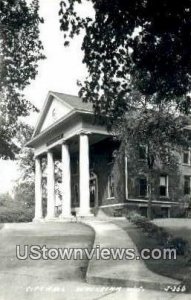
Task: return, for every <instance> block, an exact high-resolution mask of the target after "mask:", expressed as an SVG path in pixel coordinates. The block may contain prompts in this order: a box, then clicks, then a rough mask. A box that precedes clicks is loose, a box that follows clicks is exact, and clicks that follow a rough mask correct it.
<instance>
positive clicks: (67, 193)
mask: <svg viewBox="0 0 191 300" xmlns="http://www.w3.org/2000/svg"><path fill="white" fill-rule="evenodd" d="M70 172H71V171H70V152H69V146H68V145H67V144H66V143H63V144H62V215H61V217H63V218H68V217H71V173H70Z"/></svg>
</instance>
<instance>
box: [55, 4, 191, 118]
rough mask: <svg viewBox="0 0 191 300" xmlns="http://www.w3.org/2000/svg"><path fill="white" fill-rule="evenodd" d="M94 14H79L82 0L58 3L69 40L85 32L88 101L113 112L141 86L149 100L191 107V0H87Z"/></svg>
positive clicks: (84, 94)
mask: <svg viewBox="0 0 191 300" xmlns="http://www.w3.org/2000/svg"><path fill="white" fill-rule="evenodd" d="M88 2H90V3H92V6H93V9H94V14H95V16H94V17H90V16H85V17H81V16H80V14H79V13H78V5H79V4H82V3H84V2H83V1H81V0H64V1H61V3H60V12H59V14H60V24H61V26H60V28H61V30H62V31H63V32H64V38H65V45H66V46H67V45H68V44H69V38H73V37H74V36H75V35H78V34H80V32H81V31H82V30H83V31H84V32H85V35H84V39H83V44H82V50H83V51H84V60H83V62H84V63H85V64H86V66H87V69H88V78H87V79H86V80H85V82H84V83H83V84H82V86H81V90H80V95H81V96H82V97H83V99H84V101H91V102H93V103H94V106H95V110H96V112H97V113H102V114H107V115H109V116H110V117H111V118H113V117H114V119H115V117H116V115H121V114H123V113H124V110H125V111H127V110H128V109H130V108H131V106H132V104H133V105H135V99H133V103H132V102H131V97H129V94H130V93H132V91H138V92H139V93H140V94H141V95H143V96H144V98H145V99H146V100H147V101H149V102H150V104H152V105H154V104H156V105H159V104H161V103H172V102H173V105H174V107H175V108H176V109H177V110H180V111H182V112H185V113H189V112H190V108H191V105H190V104H191V101H190V96H189V92H190V88H191V30H190V29H191V27H190V18H191V8H190V1H189V0H183V1H176V2H175V1H173V0H162V1H154V0H128V1H123V0H113V1H110V0H99V1H98V0H89V1H88Z"/></svg>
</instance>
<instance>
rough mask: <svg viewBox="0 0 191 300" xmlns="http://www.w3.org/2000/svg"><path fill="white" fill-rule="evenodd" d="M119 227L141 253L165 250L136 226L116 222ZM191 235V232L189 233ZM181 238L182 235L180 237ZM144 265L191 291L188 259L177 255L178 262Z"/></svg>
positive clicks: (167, 261) (152, 261)
mask: <svg viewBox="0 0 191 300" xmlns="http://www.w3.org/2000/svg"><path fill="white" fill-rule="evenodd" d="M115 222H116V224H117V225H118V226H120V227H121V228H123V229H124V230H125V231H126V232H127V233H128V235H129V236H130V238H131V239H132V240H133V242H134V243H135V245H136V246H137V249H138V251H139V252H140V251H141V250H142V249H143V248H149V249H155V248H157V249H163V248H162V247H161V246H160V245H159V243H158V241H157V240H156V239H154V238H152V237H148V236H147V234H146V233H144V232H143V231H142V230H141V229H140V228H137V227H136V225H134V224H131V223H129V222H128V221H127V222H120V221H115ZM189 234H191V232H190V233H189ZM176 236H177V234H176ZM178 236H181V235H178ZM144 263H145V264H146V266H147V267H148V269H150V270H151V271H153V272H155V273H157V274H160V275H164V276H167V277H171V278H174V279H177V280H180V281H181V282H183V283H186V286H187V289H188V290H191V286H190V279H191V265H190V266H189V265H188V263H187V260H186V258H185V257H184V256H183V255H177V258H176V260H163V259H159V260H154V259H149V260H144Z"/></svg>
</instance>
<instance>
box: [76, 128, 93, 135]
mask: <svg viewBox="0 0 191 300" xmlns="http://www.w3.org/2000/svg"><path fill="white" fill-rule="evenodd" d="M90 134H92V132H91V131H89V130H83V129H82V130H80V131H79V132H78V135H90Z"/></svg>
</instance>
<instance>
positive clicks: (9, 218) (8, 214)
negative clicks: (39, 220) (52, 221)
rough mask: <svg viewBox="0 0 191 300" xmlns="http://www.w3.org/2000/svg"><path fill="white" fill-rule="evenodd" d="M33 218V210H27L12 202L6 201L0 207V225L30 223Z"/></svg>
mask: <svg viewBox="0 0 191 300" xmlns="http://www.w3.org/2000/svg"><path fill="white" fill-rule="evenodd" d="M33 217H34V209H33V208H28V207H27V206H26V205H22V204H21V203H20V202H17V201H14V200H12V201H7V202H6V203H4V206H1V207H0V223H11V222H15V223H17V222H31V221H32V219H33Z"/></svg>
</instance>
